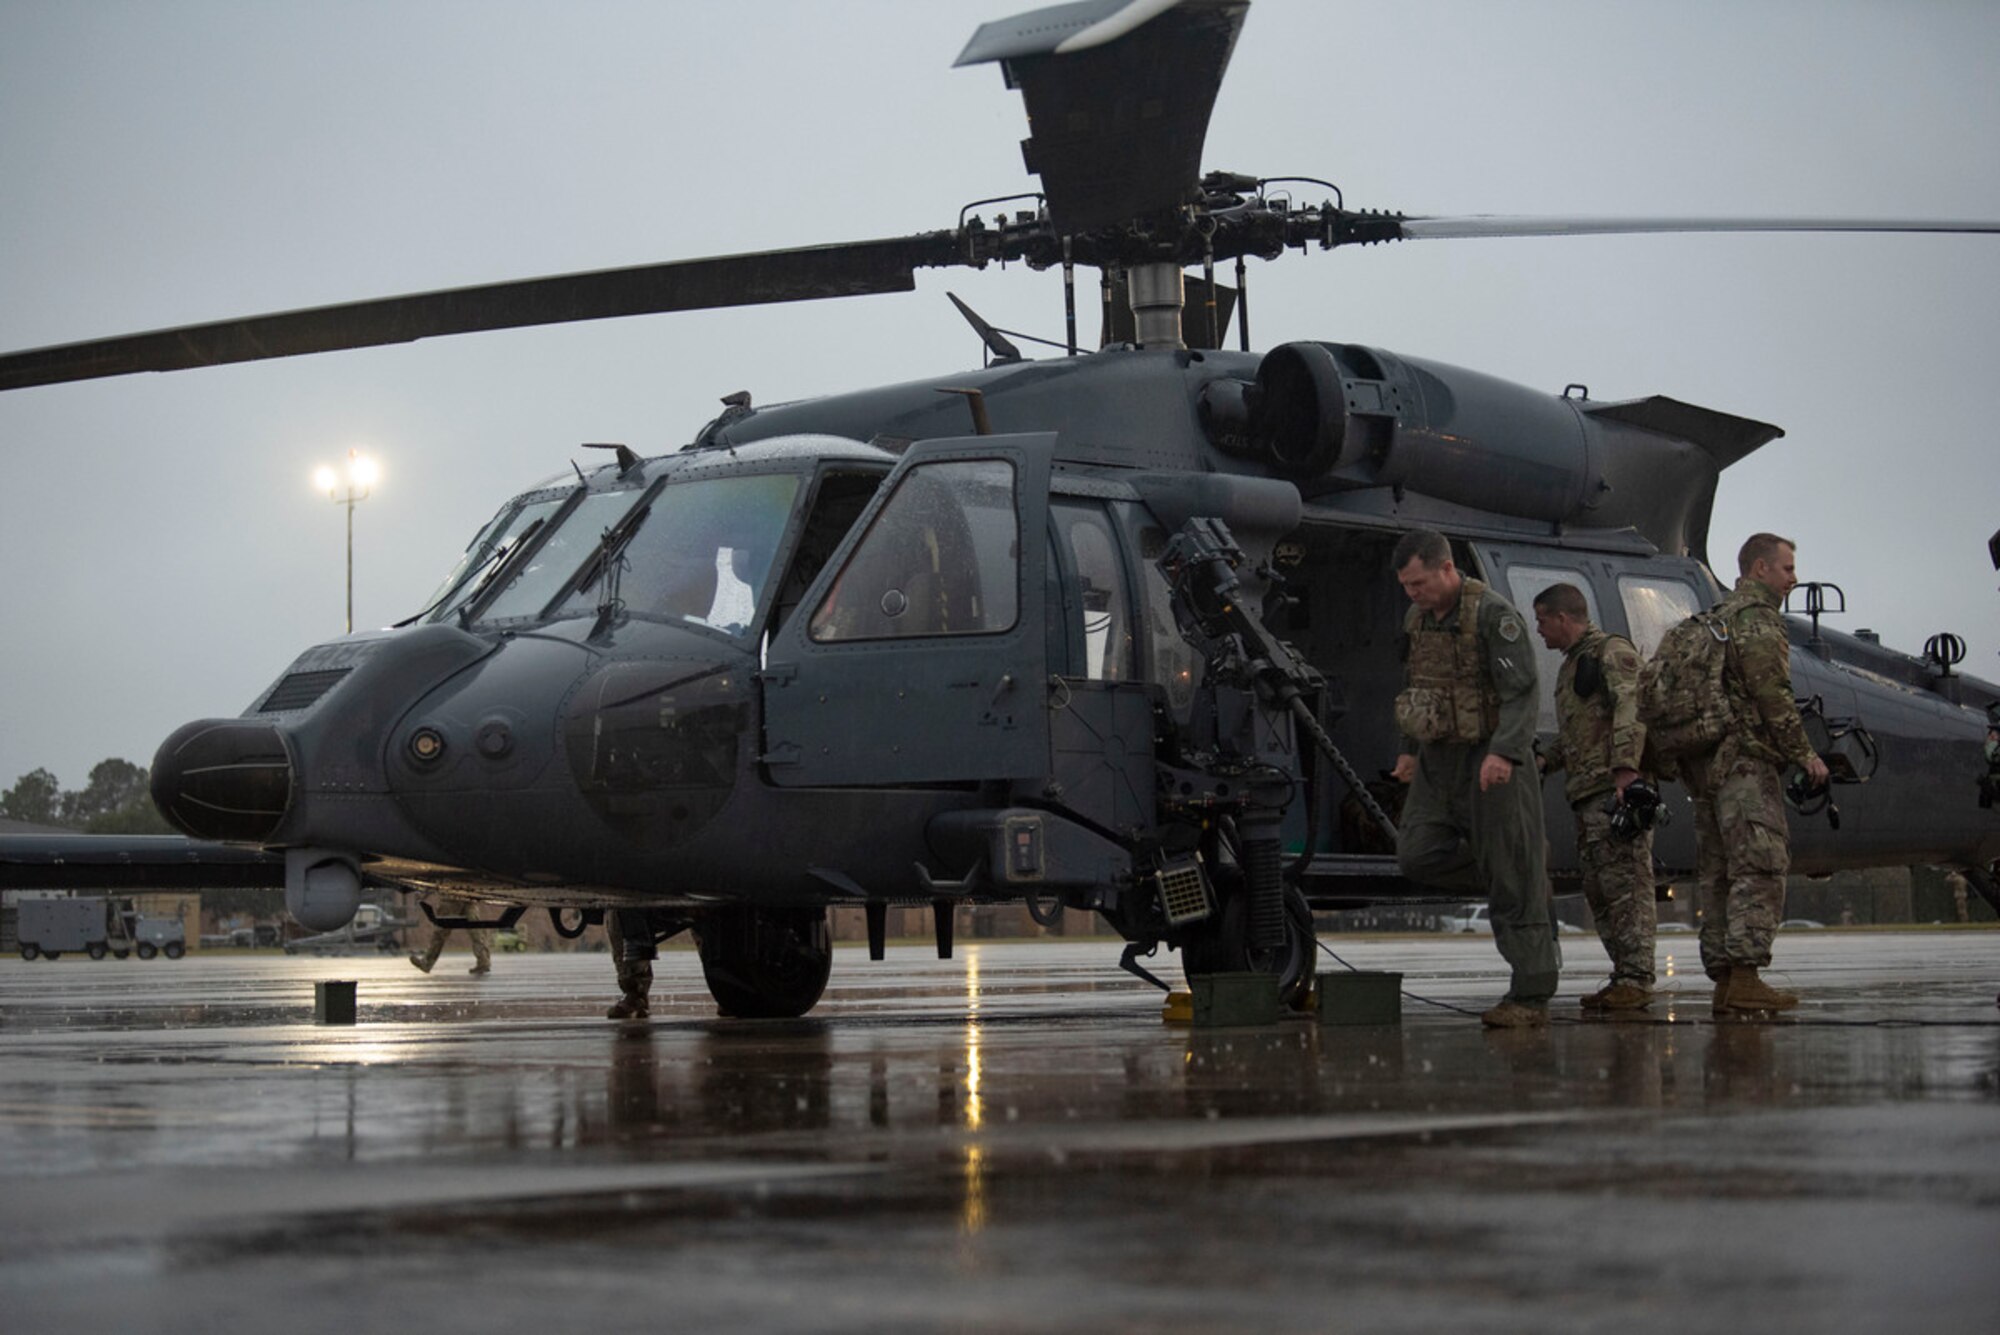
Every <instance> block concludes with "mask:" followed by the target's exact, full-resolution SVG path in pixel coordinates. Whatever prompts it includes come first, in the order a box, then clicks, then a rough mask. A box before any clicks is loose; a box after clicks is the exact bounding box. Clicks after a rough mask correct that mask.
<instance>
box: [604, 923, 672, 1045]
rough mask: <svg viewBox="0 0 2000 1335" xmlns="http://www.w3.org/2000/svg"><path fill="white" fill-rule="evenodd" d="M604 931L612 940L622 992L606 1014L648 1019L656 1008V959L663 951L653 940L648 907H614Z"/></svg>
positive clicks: (612, 952) (613, 960)
mask: <svg viewBox="0 0 2000 1335" xmlns="http://www.w3.org/2000/svg"><path fill="white" fill-rule="evenodd" d="M604 934H605V935H606V936H607V937H609V938H610V941H611V960H612V963H613V964H614V965H615V966H616V968H617V970H618V991H619V993H620V996H619V999H618V1001H617V1003H616V1004H615V1005H613V1006H612V1008H611V1010H610V1011H609V1012H608V1014H607V1016H606V1018H608V1019H613V1020H624V1019H644V1018H645V1017H646V1016H647V1015H648V1014H650V1013H651V1009H652V1003H651V1001H650V997H651V994H652V990H653V961H654V960H655V959H657V958H658V957H659V953H660V950H659V947H658V946H656V945H654V944H653V926H652V923H651V921H650V920H648V918H647V916H646V911H645V910H644V909H639V910H636V911H634V910H630V909H613V910H611V912H609V913H607V914H605V915H604Z"/></svg>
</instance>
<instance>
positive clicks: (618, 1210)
mask: <svg viewBox="0 0 2000 1335" xmlns="http://www.w3.org/2000/svg"><path fill="white" fill-rule="evenodd" d="M1327 944H1328V945H1329V946H1330V947H1331V948H1332V949H1334V950H1335V951H1338V952H1339V954H1340V955H1341V956H1342V957H1343V958H1344V959H1346V960H1347V961H1348V962H1349V963H1351V964H1352V965H1354V966H1355V967H1358V968H1362V969H1371V970H1393V971H1397V972H1400V973H1402V974H1404V976H1405V978H1404V986H1405V987H1406V988H1407V989H1408V990H1409V991H1410V992H1411V993H1415V994H1418V995H1420V996H1422V997H1424V998H1427V999H1429V1000H1428V1001H1418V1000H1415V999H1412V998H1406V999H1405V1001H1404V1003H1403V1015H1404V1022H1403V1023H1402V1024H1401V1025H1400V1026H1380V1027H1355V1028H1340V1027H1332V1026H1328V1027H1321V1026H1318V1025H1316V1024H1314V1023H1312V1022H1310V1021H1306V1020H1292V1021H1286V1022H1284V1023H1281V1024H1279V1025H1277V1026H1274V1027H1269V1028H1261V1029H1201V1030H1196V1029H1190V1028H1188V1027H1186V1026H1179V1025H1168V1024H1164V1023H1163V1022H1162V1020H1161V1013H1160V1012H1161V1007H1160V996H1159V994H1158V993H1157V992H1154V991H1152V990H1150V989H1149V988H1147V987H1145V986H1144V985H1142V984H1139V983H1138V982H1136V981H1135V980H1133V979H1131V978H1130V977H1129V976H1128V975H1125V974H1123V973H1120V972H1119V971H1118V969H1117V968H1116V958H1117V954H1118V947H1117V945H1116V943H1114V942H1112V941H1110V940H1108V939H1101V940H1097V941H1061V942H1057V941H1050V942H1042V943H993V942H983V943H977V944H973V943H961V946H960V950H959V953H958V958H956V959H954V960H951V961H938V960H936V959H935V958H934V957H933V952H931V951H930V950H928V949H925V948H922V947H919V946H892V947H891V950H890V954H889V959H888V960H887V961H886V962H884V963H880V964H870V963H869V962H868V960H867V958H866V956H865V953H864V952H862V951H860V950H856V949H847V948H842V949H841V950H839V951H838V952H837V954H836V956H835V961H834V974H833V981H832V983H831V984H830V986H829V988H828V992H827V996H826V998H825V999H824V1000H823V1001H822V1002H821V1004H820V1006H819V1008H818V1009H817V1010H816V1011H815V1012H814V1013H813V1014H812V1015H811V1016H810V1017H808V1018H806V1019H803V1020H798V1021H790V1022H742V1021H727V1020H720V1019H717V1018H716V1017H715V1015H714V1012H713V1008H712V1006H711V1005H710V1003H709V1000H708V996H707V993H706V990H705V989H704V988H703V986H702V983H701V979H700V973H699V968H698V965H697V964H696V961H695V959H694V957H693V956H692V954H690V953H686V952H671V953H669V954H667V955H666V956H665V957H664V958H663V960H662V963H661V970H660V974H661V978H660V983H659V985H658V986H657V988H656V991H655V1010H654V1015H653V1019H652V1020H651V1022H650V1023H645V1024H629V1025H618V1024H613V1023H610V1022H608V1021H606V1020H604V1019H603V1018H602V1013H603V1007H604V1006H605V1005H606V1004H607V1003H608V1002H609V1001H610V1000H611V999H612V996H613V990H612V986H611V966H610V962H609V960H608V959H607V957H605V956H604V955H601V954H598V955H501V956H497V957H496V959H495V963H494V971H493V974H492V976H491V977H488V978H485V979H476V978H471V977H468V976H467V974H466V972H465V966H466V964H467V963H468V962H469V960H468V957H467V956H466V955H465V954H463V953H462V952H456V951H455V952H453V953H449V954H447V955H446V956H445V957H444V960H443V961H442V963H441V964H440V965H439V969H438V972H437V973H435V974H433V975H431V976H428V977H426V976H423V975H420V974H418V973H417V972H416V971H415V970H413V969H412V968H410V966H409V965H408V964H407V963H406V962H404V961H403V959H402V958H401V956H399V955H398V956H388V957H365V958H344V959H342V958H334V959H309V958H287V957H283V956H278V955H257V954H247V953H244V954H237V953H232V952H207V953H198V954H195V955H191V956H190V957H189V958H187V959H184V960H181V961H178V962H170V961H166V960H154V961H151V962H145V963H141V962H139V961H136V960H127V961H122V962H121V961H103V962H98V963H92V962H90V961H88V960H84V959H81V958H69V957H66V958H64V959H63V960H61V961H59V962H56V963H49V962H46V961H36V962H32V963H31V962H27V961H22V960H19V959H16V958H8V959H5V960H0V1328H4V1329H5V1330H6V1331H8V1332H18V1333H19V1335H43V1333H45V1332H67V1331H93V1332H94V1331H101V1330H114V1331H121V1332H125V1331H233V1330H242V1331H271V1330H278V1331H283V1332H285V1335H312V1333H314V1332H336V1331H338V1332H342V1333H343V1335H351V1333H352V1332H354V1331H358V1330H413V1331H422V1332H425V1333H426V1335H437V1333H440V1332H457V1331H479V1332H494V1331H516V1330H535V1331H570V1330H586V1331H593V1332H594V1331H625V1330H630V1329H647V1330H651V1329H660V1330H674V1331H711V1330H716V1331H719V1330H730V1331H747V1332H761V1331H785V1332H790V1331H799V1332H807V1331H815V1332H816V1331H866V1332H891V1331H897V1332H899V1331H933V1330H954V1331H1048V1330H1074V1331H1126V1330H1131V1331H1138V1330H1145V1331H1172V1332H1184V1331H1260V1332H1261V1331H1367V1332H1377V1331H1398V1332H1400V1331H1409V1332H1419V1331H1423V1332H1429V1331H1452V1332H1489V1331H1522V1332H1527V1331H1534V1332H1550V1331H1604V1330H1617V1331H1620V1332H1633V1331H1675V1332H1688V1331H1704V1330H1722V1331H1727V1332H1731V1333H1732V1335H1734V1332H1755V1333H1756V1335H1765V1333H1766V1332H1782V1331H1813V1332H1827V1331H1888V1330H1905V1329H1908V1330H1916V1331H1921V1332H1924V1335H1941V1333H1944V1332H1960V1331H1966V1332H1971V1331H1977V1332H1982V1333H1983V1332H1990V1331H1992V1330H1994V1329H1996V1328H2000V1326H1996V1322H2000V1315H1997V1314H2000V1263H1996V1259H1995V1258H1996V1251H2000V1010H1996V1008H1995V993H1996V989H2000V932H1996V931H1980V930H1960V931H1937V932H1884V933H1857V932H1835V931H1817V932H1788V933H1786V934H1784V935H1783V936H1782V937H1781V938H1780V941H1779V944H1778V968H1777V969H1776V970H1774V971H1773V976H1774V977H1775V978H1776V979H1777V981H1778V982H1780V983H1781V984H1787V985H1790V986H1793V987H1796V988H1798V989H1799V990H1800V991H1802V992H1803V993H1804V995H1805V997H1806V999H1807V1000H1806V1003H1805V1005H1803V1006H1802V1007H1801V1008H1800V1009H1799V1010H1798V1011H1797V1012H1795V1014H1794V1017H1793V1018H1791V1019H1789V1020H1786V1021H1784V1022H1781V1023H1773V1024H1747V1023H1735V1024H1726V1025H1721V1026H1718V1025H1716V1024H1714V1023H1712V1022H1711V1020H1710V1017H1709V1014H1708V1007H1707V991H1708V989H1707V985H1706V981H1705V980H1704V979H1702V978H1701V977H1700V973H1699V968H1698V966H1696V965H1695V963H1694V941H1693V938H1692V937H1688V936H1666V937H1662V938H1661V945H1660V956H1661V970H1662V978H1661V983H1662V986H1663V988H1664V989H1665V991H1666V992H1667V993H1668V996H1667V997H1666V998H1664V999H1663V1000H1662V1001H1661V1002H1659V1003H1658V1004H1657V1005H1656V1007H1655V1013H1654V1015H1653V1016H1652V1020H1651V1022H1636V1023H1622V1022H1602V1021H1594V1022H1567V1023H1558V1024H1555V1025H1553V1026H1551V1028H1550V1029H1549V1030H1547V1031H1545V1032H1502V1033H1487V1032H1483V1031H1482V1030H1481V1028H1480V1026H1479V1024H1478V1023H1477V1022H1476V1021H1475V1020H1473V1019H1470V1018H1468V1017H1467V1015H1466V1014H1464V1013H1461V1012H1459V1011H1454V1010H1450V1009H1445V1008H1444V1007H1442V1006H1439V1005H1434V1004H1430V1003H1431V1002H1441V1003H1446V1005H1449V1006H1456V1007H1460V1008H1464V1009H1466V1010H1476V1009H1478V1008H1479V1007H1481V1006H1483V1005H1485V1004H1487V1003H1488V1002H1489V1001H1490V1000H1491V999H1492V998H1493V997H1494V995H1495V994H1496V991H1497V988H1498V985H1499V980H1500V977H1501V970H1500V961H1499V959H1498V957H1497V956H1496V955H1495V953H1494V951H1493V947H1492V943H1491V941H1490V940H1489V939H1484V938H1481V939H1471V938H1465V939H1444V938H1437V939H1418V938H1410V937H1402V938H1350V937H1331V938H1328V940H1327ZM1563 945H1564V949H1565V953H1566V956H1567V959H1568V962H1569V967H1568V970H1567V972H1566V974H1565V977H1564V986H1563V997H1562V1000H1561V1001H1560V1002H1559V1003H1558V1011H1557V1013H1558V1015H1561V1016H1565V1017H1569V1016H1574V1015H1576V1014H1577V1012H1576V1008H1575V1001H1574V998H1575V997H1576V996H1577V995H1578V994H1579V993H1581V992H1583V991H1586V990H1589V989H1590V988H1591V987H1593V986H1595V985H1596V983H1597V981H1598V980H1599V977H1600V974H1601V969H1602V953H1601V951H1600V950H1599V948H1598V946H1597V944H1596V942H1595V941H1593V940H1591V939H1590V938H1588V937H1582V938H1579V937H1566V938H1565V939H1564V942H1563ZM1325 967H1326V968H1328V969H1333V968H1335V967H1337V966H1336V965H1334V964H1333V962H1332V961H1331V960H1327V961H1325ZM323 979H354V980H357V981H358V983H359V999H360V1005H359V1023H357V1024H355V1025H353V1026H351V1027H338V1026H319V1025H315V1024H314V1023H313V986H312V984H313V982H314V981H315V980H323ZM1175 981H1176V982H1178V976H1177V975H1175Z"/></svg>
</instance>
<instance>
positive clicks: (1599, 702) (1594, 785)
mask: <svg viewBox="0 0 2000 1335" xmlns="http://www.w3.org/2000/svg"><path fill="white" fill-rule="evenodd" d="M1586 662H1594V663H1596V664H1597V665H1598V667H1599V669H1600V671H1599V673H1598V677H1599V684H1597V685H1596V687H1595V688H1594V689H1593V690H1592V691H1591V693H1590V694H1589V695H1588V696H1583V695H1579V694H1578V693H1577V685H1576V678H1577V669H1578V667H1579V666H1580V665H1581V664H1583V663H1586ZM1590 675H1591V674H1590V673H1585V674H1584V678H1585V682H1586V684H1587V683H1588V682H1589V678H1590ZM1556 725H1557V728H1558V731H1557V734H1556V740H1555V743H1554V745H1552V746H1550V747H1548V748H1547V749H1545V750H1544V751H1543V752H1542V758H1543V759H1544V760H1545V761H1547V762H1548V769H1549V772H1550V773H1554V772H1555V771H1557V770H1566V771H1567V772H1568V779H1567V780H1566V781H1565V783H1564V785H1563V796H1564V797H1565V798H1567V799H1568V801H1569V804H1570V809H1571V810H1572V811H1574V812H1575V813H1576V857H1577V865H1578V866H1579V867H1580V868H1581V870H1582V872H1583V898H1584V902H1586V903H1587V904H1589V905H1590V914H1591V917H1592V918H1594V919H1595V920H1596V922H1597V935H1598V939H1599V940H1601V941H1603V942H1604V953H1605V954H1607V955H1609V956H1610V957H1611V981H1612V982H1613V983H1614V984H1616V983H1632V984H1634V985H1636V986H1638V987H1642V988H1645V989H1647V990H1649V991H1650V990H1651V989H1652V986H1653V931H1654V926H1655V921H1656V917H1655V910H1654V907H1653V832H1652V831H1651V830H1643V831H1641V832H1640V834H1639V836H1638V838H1636V839H1620V838H1618V837H1616V836H1615V835H1613V834H1612V832H1611V814H1610V813H1609V812H1607V811H1606V810H1605V809H1604V800H1605V798H1606V797H1608V796H1609V795H1610V794H1612V793H1613V792H1615V791H1616V790H1617V782H1616V780H1615V779H1614V778H1613V775H1614V773H1615V771H1618V770H1621V769H1629V770H1636V769H1638V768H1639V756H1640V753H1641V752H1642V751H1643V750H1644V749H1645V745H1646V728H1645V725H1644V724H1642V723H1640V722H1639V651H1638V650H1637V649H1634V648H1633V647H1632V642H1631V641H1630V640H1627V639H1625V638H1623V637H1622V636H1618V635H1613V634H1610V633H1609V632H1607V631H1604V630H1601V629H1599V628H1598V627H1596V626H1592V627H1590V628H1589V629H1588V630H1586V631H1584V633H1583V634H1582V635H1580V636H1578V637H1577V641H1576V643H1575V644H1572V645H1571V646H1570V647H1569V649H1568V650H1567V651H1566V652H1565V653H1564V654H1563V662H1562V667H1561V669H1560V670H1559V671H1557V673H1556Z"/></svg>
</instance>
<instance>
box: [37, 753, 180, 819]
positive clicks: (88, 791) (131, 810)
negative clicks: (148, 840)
mask: <svg viewBox="0 0 2000 1335" xmlns="http://www.w3.org/2000/svg"><path fill="white" fill-rule="evenodd" d="M150 778H151V775H150V773H149V772H148V771H147V770H146V768H145V767H144V766H142V765H135V764H133V763H132V762H131V761H129V760H121V759H119V758H117V757H115V756H114V757H112V758H111V759H108V760H100V761H98V762H97V763H96V764H95V765H93V766H91V768H90V778H89V780H88V781H87V782H86V783H85V784H84V785H83V787H81V788H64V787H63V786H62V782H61V780H59V779H57V778H56V776H55V775H54V774H52V773H51V772H49V771H48V770H46V769H34V770H30V771H28V772H27V773H26V774H23V775H22V776H21V777H20V778H19V779H16V780H15V781H14V786H13V787H11V788H9V789H8V790H7V791H6V793H5V794H0V816H4V817H6V818H7V819H9V820H19V821H27V822H29V823H31V824H35V825H55V826H60V827H62V828H64V829H70V830H81V831H83V832H85V833H88V834H172V833H173V832H174V831H173V829H172V827H171V826H169V825H168V824H167V822H166V821H165V820H164V819H162V818H161V816H160V813H159V810H158V808H156V807H155V806H154V805H153V798H152V795H151V793H150V792H149V791H148V787H147V784H148V780H149V779H150Z"/></svg>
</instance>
